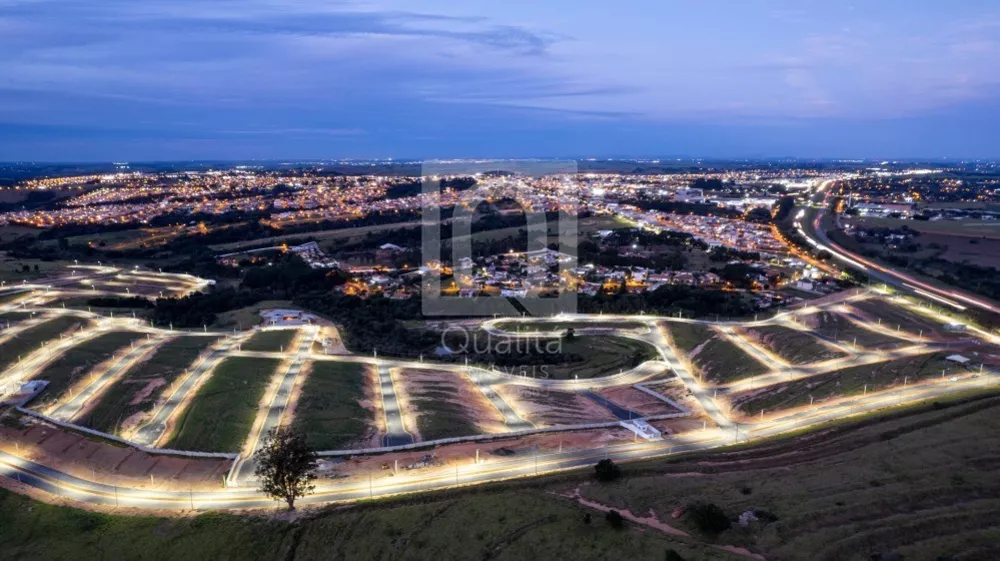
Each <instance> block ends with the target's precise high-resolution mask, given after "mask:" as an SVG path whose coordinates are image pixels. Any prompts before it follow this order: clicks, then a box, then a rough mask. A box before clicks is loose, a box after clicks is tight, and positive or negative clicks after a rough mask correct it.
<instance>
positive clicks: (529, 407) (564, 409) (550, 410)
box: [495, 384, 618, 427]
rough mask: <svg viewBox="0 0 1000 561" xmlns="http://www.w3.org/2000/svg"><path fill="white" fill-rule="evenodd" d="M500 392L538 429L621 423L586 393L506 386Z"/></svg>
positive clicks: (499, 389)
mask: <svg viewBox="0 0 1000 561" xmlns="http://www.w3.org/2000/svg"><path fill="white" fill-rule="evenodd" d="M495 389H496V390H497V393H499V394H500V396H501V397H503V398H504V400H505V401H506V402H507V403H509V404H510V406H511V407H513V408H514V410H515V411H517V412H518V413H519V414H520V415H521V416H522V417H524V418H525V419H527V420H528V421H530V422H532V423H533V424H534V425H535V426H537V427H551V426H559V425H580V424H586V423H606V422H610V421H617V420H618V419H617V417H615V416H614V415H613V414H612V413H611V411H609V410H608V409H607V408H606V407H604V406H602V405H600V404H598V403H597V402H595V401H594V400H592V399H589V398H587V397H584V396H583V395H582V394H579V393H574V392H566V391H559V390H552V389H548V388H535V387H529V386H518V385H514V384H505V385H502V386H496V388H495Z"/></svg>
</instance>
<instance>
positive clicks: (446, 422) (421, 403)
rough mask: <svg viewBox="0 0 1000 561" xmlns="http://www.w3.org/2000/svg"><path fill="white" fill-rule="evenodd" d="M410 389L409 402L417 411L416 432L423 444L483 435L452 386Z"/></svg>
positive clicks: (410, 386)
mask: <svg viewBox="0 0 1000 561" xmlns="http://www.w3.org/2000/svg"><path fill="white" fill-rule="evenodd" d="M415 386H417V385H416V384H410V385H409V392H410V393H408V394H407V400H408V401H409V402H410V404H412V405H413V406H414V407H415V408H416V410H417V432H418V433H420V438H421V439H422V440H437V439H439V438H452V437H456V436H471V435H474V434H481V433H482V432H483V431H482V429H480V428H479V426H477V425H476V423H475V421H474V420H473V418H472V417H471V415H470V412H469V408H468V407H467V406H465V405H463V404H462V403H461V402H462V396H461V394H460V393H459V392H458V391H457V390H456V387H455V386H452V385H450V384H434V383H421V384H419V386H417V387H415Z"/></svg>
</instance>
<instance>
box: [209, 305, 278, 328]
mask: <svg viewBox="0 0 1000 561" xmlns="http://www.w3.org/2000/svg"><path fill="white" fill-rule="evenodd" d="M294 307H295V306H294V305H293V304H292V302H291V301H290V300H266V301H264V302H258V303H257V304H254V305H253V306H247V307H245V308H239V309H237V310H230V311H228V312H222V313H221V314H219V315H218V316H216V318H215V323H213V324H212V325H211V326H209V327H213V328H216V329H233V328H238V329H246V328H248V327H253V326H256V325H260V324H261V323H262V322H263V321H264V318H262V317H260V311H261V310H267V309H271V308H294Z"/></svg>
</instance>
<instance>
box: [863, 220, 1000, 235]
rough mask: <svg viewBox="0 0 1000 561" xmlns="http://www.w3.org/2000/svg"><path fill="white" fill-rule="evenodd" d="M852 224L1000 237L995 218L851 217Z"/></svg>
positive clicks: (998, 223) (922, 231)
mask: <svg viewBox="0 0 1000 561" xmlns="http://www.w3.org/2000/svg"><path fill="white" fill-rule="evenodd" d="M849 222H850V223H852V224H858V225H864V227H867V228H901V227H903V226H906V227H908V228H910V229H911V230H916V231H918V232H921V233H924V232H926V233H928V234H946V235H951V236H966V237H968V236H976V237H981V236H985V237H988V238H1000V222H998V221H996V220H935V221H933V222H932V221H930V220H904V219H902V218H873V217H867V216H866V217H864V218H856V219H851V220H850V221H849Z"/></svg>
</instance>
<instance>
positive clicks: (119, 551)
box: [0, 489, 740, 561]
mask: <svg viewBox="0 0 1000 561" xmlns="http://www.w3.org/2000/svg"><path fill="white" fill-rule="evenodd" d="M585 512H587V509H586V508H584V507H582V506H578V505H575V504H572V503H570V502H569V501H567V500H554V499H553V498H552V497H550V496H547V495H546V494H545V493H543V492H542V491H541V490H538V489H524V490H515V491H510V492H506V493H500V492H496V491H494V492H475V493H465V494H461V495H456V496H444V497H438V498H433V497H427V498H425V499H423V500H414V501H408V502H403V501H400V502H395V503H388V504H376V505H372V506H368V507H364V508H351V509H346V510H345V509H343V508H340V509H328V510H325V511H323V512H320V513H317V514H316V515H313V516H310V517H307V518H304V519H302V520H298V521H296V522H285V521H280V520H273V519H268V518H266V517H249V516H238V515H231V514H221V513H220V514H202V515H199V516H197V517H191V518H157V517H154V516H131V517H130V516H116V515H110V514H101V513H95V512H87V511H83V510H77V509H73V508H69V507H63V506H52V505H47V504H42V503H36V502H33V501H32V500H31V499H28V498H25V497H21V496H18V495H14V494H12V493H10V492H8V491H5V490H0V540H2V543H3V544H4V546H3V547H2V548H0V559H18V560H34V559H44V560H46V561H61V560H76V559H80V560H92V559H144V560H161V559H163V560H167V559H232V560H248V561H249V560H262V561H263V560H267V561H270V560H273V559H285V560H287V561H314V560H316V561H318V560H328V559H370V560H385V561H389V560H392V561H396V560H418V559H450V560H456V561H464V560H469V561H472V560H475V561H480V560H482V559H495V560H497V561H522V560H525V559H579V560H598V559H637V560H638V559H655V560H660V559H663V556H664V554H665V552H666V551H667V550H668V549H674V550H676V551H677V552H678V553H679V554H681V555H682V556H683V558H684V559H686V560H688V561H736V560H737V559H740V558H739V557H737V556H736V555H733V554H729V553H726V552H723V551H719V550H715V549H713V548H711V547H709V546H707V545H689V544H685V543H682V542H678V541H676V540H674V539H672V538H668V537H666V536H663V535H661V534H658V533H655V532H649V531H642V530H639V529H636V528H625V529H622V530H615V529H612V528H611V527H610V526H609V525H608V524H607V523H605V522H604V520H603V519H602V517H601V515H600V513H596V512H594V513H593V514H592V516H593V519H594V521H593V523H592V524H589V525H587V524H584V523H583V522H582V519H583V516H584V513H585Z"/></svg>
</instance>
